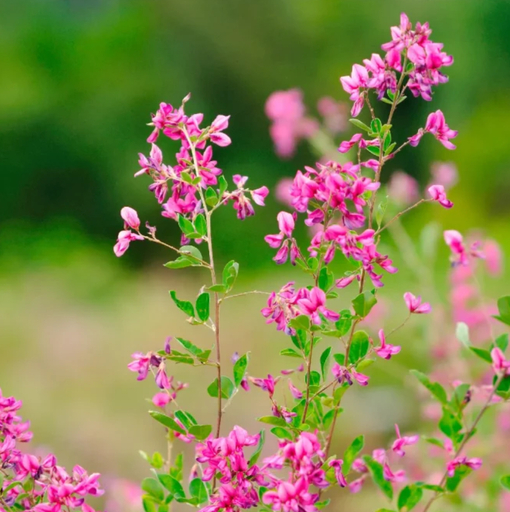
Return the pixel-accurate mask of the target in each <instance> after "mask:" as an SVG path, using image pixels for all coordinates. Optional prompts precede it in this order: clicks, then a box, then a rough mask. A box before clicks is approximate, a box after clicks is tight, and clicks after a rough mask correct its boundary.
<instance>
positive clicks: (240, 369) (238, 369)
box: [233, 354, 249, 388]
mask: <svg viewBox="0 0 510 512" xmlns="http://www.w3.org/2000/svg"><path fill="white" fill-rule="evenodd" d="M248 360H249V356H248V354H244V356H241V357H240V358H239V359H238V360H237V361H236V362H235V364H234V369H233V372H234V385H235V387H236V388H238V387H239V385H240V384H241V381H242V380H243V379H244V375H245V374H246V368H247V366H248Z"/></svg>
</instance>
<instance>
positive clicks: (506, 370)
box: [491, 347, 510, 375]
mask: <svg viewBox="0 0 510 512" xmlns="http://www.w3.org/2000/svg"><path fill="white" fill-rule="evenodd" d="M491 357H492V368H493V369H494V373H496V374H497V375H501V374H505V375H510V361H507V360H506V359H505V354H503V351H502V350H501V349H500V348H499V347H495V348H493V349H492V350H491Z"/></svg>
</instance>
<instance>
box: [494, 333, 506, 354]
mask: <svg viewBox="0 0 510 512" xmlns="http://www.w3.org/2000/svg"><path fill="white" fill-rule="evenodd" d="M494 345H495V346H496V347H498V348H499V349H500V350H501V351H502V352H505V351H506V349H507V348H508V333H505V334H500V335H499V336H498V337H497V338H496V340H495V341H494Z"/></svg>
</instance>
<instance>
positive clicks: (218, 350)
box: [183, 127, 223, 437]
mask: <svg viewBox="0 0 510 512" xmlns="http://www.w3.org/2000/svg"><path fill="white" fill-rule="evenodd" d="M183 132H184V135H185V137H186V140H187V141H188V144H189V147H190V151H191V156H192V158H193V167H194V168H195V172H196V174H197V176H199V165H198V160H197V152H196V148H195V145H194V144H193V142H192V141H191V137H190V136H189V133H188V130H187V128H186V127H184V128H183ZM197 189H198V193H199V194H200V199H201V201H202V208H203V209H204V213H205V220H206V227H207V247H208V249H209V270H210V271H211V282H212V285H213V286H215V285H216V284H217V281H216V270H215V268H214V251H213V243H212V228H211V214H212V211H209V209H208V208H207V203H206V201H205V197H204V192H203V190H202V187H201V186H200V185H199V186H198V187H197ZM214 325H215V328H214V334H215V345H216V363H217V365H218V366H217V370H218V371H217V379H218V406H217V420H216V437H219V436H220V432H221V419H222V416H223V407H222V400H221V347H220V298H219V296H218V293H217V292H215V293H214Z"/></svg>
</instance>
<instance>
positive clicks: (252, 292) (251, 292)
mask: <svg viewBox="0 0 510 512" xmlns="http://www.w3.org/2000/svg"><path fill="white" fill-rule="evenodd" d="M252 294H260V295H271V293H269V292H262V291H260V290H251V291H249V292H241V293H236V294H234V295H227V296H226V297H223V299H220V302H224V301H226V300H227V299H235V298H236V297H244V296H245V295H252Z"/></svg>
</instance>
